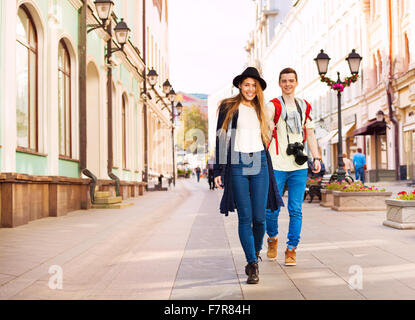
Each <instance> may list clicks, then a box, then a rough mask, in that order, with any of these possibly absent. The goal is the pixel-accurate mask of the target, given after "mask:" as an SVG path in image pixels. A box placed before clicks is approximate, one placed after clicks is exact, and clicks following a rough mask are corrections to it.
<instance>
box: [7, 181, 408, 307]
mask: <svg viewBox="0 0 415 320" xmlns="http://www.w3.org/2000/svg"><path fill="white" fill-rule="evenodd" d="M220 196H221V191H218V190H216V191H210V190H209V189H208V184H207V182H206V181H205V180H201V182H200V183H199V184H198V183H196V182H195V179H189V180H179V181H178V184H177V187H176V189H175V190H173V191H170V192H156V193H147V194H145V196H144V197H140V198H139V199H136V200H132V201H133V202H134V206H133V207H130V208H126V209H123V210H89V211H77V212H74V213H71V214H69V215H68V216H66V217H61V218H47V219H43V220H38V221H34V222H31V223H30V224H28V225H26V226H22V227H19V228H16V229H0V299H141V300H148V299H152V300H168V299H172V300H177V299H184V300H198V299H212V300H222V299H229V300H241V299H275V300H287V299H295V300H303V299H311V300H312V299H352V300H363V299H371V300H372V299H415V230H396V229H392V228H388V227H385V226H383V225H382V222H383V220H384V219H385V215H386V214H385V212H363V213H360V212H336V211H332V210H331V209H328V208H323V207H321V206H320V205H319V204H318V203H312V204H308V203H307V202H306V203H304V219H303V231H302V239H301V243H300V246H299V248H298V250H297V260H298V261H297V266H296V267H285V266H284V265H283V261H284V250H285V242H286V235H287V231H288V222H289V220H288V212H287V209H286V208H283V209H282V212H281V214H280V226H279V229H280V235H279V245H278V257H277V261H268V260H267V258H266V248H264V250H263V253H262V257H263V261H262V262H260V283H259V284H258V285H247V284H246V275H245V273H244V267H245V264H246V262H245V259H244V255H243V251H242V248H241V245H240V243H239V238H238V232H237V215H236V214H232V213H231V214H230V215H229V216H228V217H224V216H223V215H221V214H219V213H218V210H217V208H218V206H219V200H220ZM286 200H287V199H286V198H285V201H286ZM264 240H265V239H264ZM264 243H265V241H264ZM51 266H58V267H59V268H61V270H62V271H63V274H62V276H63V277H62V279H63V283H62V284H63V288H62V289H61V290H60V289H57V290H52V289H51V288H50V287H49V283H50V280H51V277H52V279H53V276H54V275H53V274H50V273H49V271H50V270H51V269H50V267H51ZM360 276H361V277H360ZM359 280H362V281H361V282H359ZM350 284H352V285H354V286H355V289H352V288H350Z"/></svg>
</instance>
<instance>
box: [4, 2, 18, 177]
mask: <svg viewBox="0 0 415 320" xmlns="http://www.w3.org/2000/svg"><path fill="white" fill-rule="evenodd" d="M0 5H1V7H2V10H1V15H2V17H1V21H2V22H1V28H0V31H1V37H0V41H1V46H0V48H1V50H2V55H1V57H2V58H1V60H0V70H1V73H0V77H1V80H0V85H1V86H2V94H1V97H0V99H1V100H0V106H1V110H0V112H1V117H0V119H1V123H0V127H1V129H0V130H1V136H0V139H1V140H0V144H1V146H2V150H1V170H0V171H2V172H15V171H16V146H17V137H16V134H17V129H16V22H17V7H16V1H1V4H0Z"/></svg>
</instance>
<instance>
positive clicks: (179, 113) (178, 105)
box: [176, 102, 183, 117]
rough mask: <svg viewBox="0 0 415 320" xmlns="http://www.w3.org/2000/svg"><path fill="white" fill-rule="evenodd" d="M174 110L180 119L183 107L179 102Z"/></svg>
mask: <svg viewBox="0 0 415 320" xmlns="http://www.w3.org/2000/svg"><path fill="white" fill-rule="evenodd" d="M176 110H177V116H178V117H180V116H181V115H182V112H183V105H182V104H181V102H178V103H177V104H176Z"/></svg>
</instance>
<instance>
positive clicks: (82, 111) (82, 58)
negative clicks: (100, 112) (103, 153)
mask: <svg viewBox="0 0 415 320" xmlns="http://www.w3.org/2000/svg"><path fill="white" fill-rule="evenodd" d="M87 10H88V0H83V5H82V7H81V8H80V12H79V16H80V19H79V46H78V55H79V162H80V171H81V173H82V174H84V175H85V176H87V177H88V178H90V179H91V183H90V186H89V193H90V198H91V202H92V203H94V202H95V188H96V185H97V177H96V176H95V175H94V174H93V173H92V172H91V171H89V170H88V169H87V111H86V107H87V102H86V41H87V40H86V37H87V12H88V11H87Z"/></svg>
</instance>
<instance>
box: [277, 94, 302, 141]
mask: <svg viewBox="0 0 415 320" xmlns="http://www.w3.org/2000/svg"><path fill="white" fill-rule="evenodd" d="M281 98H282V102H283V103H284V107H285V119H284V122H285V128H286V131H287V140H288V144H290V137H289V134H288V132H289V131H288V124H287V120H288V112H287V105H286V104H285V100H284V97H283V96H281ZM294 101H295V105H296V106H297V112H298V113H299V114H300V118H301V126H300V127H301V133H302V135H303V141H304V138H305V137H304V129H303V126H302V124H303V111H302V110H301V107H300V105H299V103H298V101H297V99H295V98H294Z"/></svg>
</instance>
